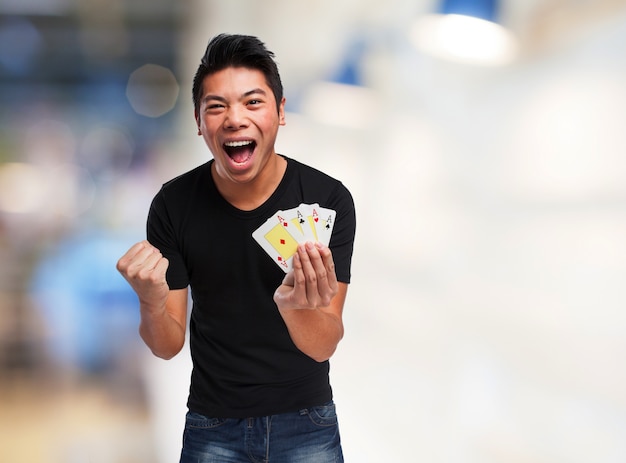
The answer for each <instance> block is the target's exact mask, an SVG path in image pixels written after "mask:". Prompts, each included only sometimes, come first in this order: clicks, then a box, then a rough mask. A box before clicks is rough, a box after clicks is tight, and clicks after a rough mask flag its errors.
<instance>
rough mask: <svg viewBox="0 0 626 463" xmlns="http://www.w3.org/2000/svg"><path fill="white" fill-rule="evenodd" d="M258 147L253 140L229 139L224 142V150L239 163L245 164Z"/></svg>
mask: <svg viewBox="0 0 626 463" xmlns="http://www.w3.org/2000/svg"><path fill="white" fill-rule="evenodd" d="M254 148H256V142H255V141H253V140H242V141H229V142H226V143H224V151H225V152H226V154H228V156H229V157H230V158H231V159H232V160H233V161H234V162H236V163H237V164H243V163H244V162H246V161H247V160H248V159H250V158H251V157H252V153H254Z"/></svg>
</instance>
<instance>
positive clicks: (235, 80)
mask: <svg viewBox="0 0 626 463" xmlns="http://www.w3.org/2000/svg"><path fill="white" fill-rule="evenodd" d="M273 56H274V55H273V53H272V52H270V51H268V50H267V49H266V48H265V45H264V44H263V43H262V42H260V41H259V40H258V39H257V38H255V37H251V36H242V35H225V34H222V35H219V36H217V37H215V38H214V39H212V40H211V41H210V42H209V45H208V47H207V49H206V52H205V55H204V57H203V58H202V61H201V64H200V66H199V67H198V70H197V72H196V75H195V77H194V84H193V102H194V112H195V120H196V124H197V127H198V135H201V136H202V137H203V138H204V141H205V142H206V144H207V146H208V148H209V150H210V151H211V153H212V154H213V159H212V160H210V161H209V162H207V163H206V164H204V165H201V166H199V167H197V168H195V169H193V170H191V171H189V172H187V173H185V174H183V175H181V176H179V177H177V178H175V179H173V180H171V181H169V182H167V183H166V184H164V185H163V187H162V189H161V190H160V191H159V192H158V193H157V195H156V196H155V198H154V200H153V203H152V205H151V208H150V212H149V215H148V224H147V240H146V241H142V242H140V243H137V244H135V245H134V246H133V247H132V248H131V249H130V250H129V251H128V252H127V253H126V254H125V255H124V256H123V257H121V258H120V260H119V262H118V265H117V268H118V270H119V271H120V273H121V274H122V275H123V276H124V278H126V280H127V281H128V282H129V284H130V285H131V286H132V287H133V289H134V290H135V292H136V293H137V296H138V298H139V303H140V304H139V305H140V312H141V323H140V328H139V332H140V335H141V337H142V339H143V340H144V342H145V343H146V344H147V346H148V347H149V348H150V349H151V350H152V352H153V353H154V354H155V355H156V356H158V357H162V358H164V359H169V358H171V357H173V356H175V355H176V354H177V353H178V352H179V351H180V350H181V348H182V346H183V344H184V341H185V332H186V323H187V294H188V290H187V288H188V287H190V289H191V296H192V301H193V307H192V310H191V316H190V329H189V332H190V346H191V355H192V361H193V371H192V376H191V387H190V392H189V399H188V408H189V412H188V413H187V418H186V426H185V432H184V438H183V450H182V455H181V462H192V461H193V462H220V463H224V462H247V461H259V462H261V461H262V462H272V463H280V462H302V463H305V462H311V463H313V462H315V463H324V462H341V461H343V456H342V451H341V444H340V439H339V430H338V426H337V416H336V413H335V407H334V403H333V401H332V391H331V387H330V384H329V378H328V372H329V363H328V359H329V358H330V357H331V355H332V354H333V353H334V352H335V349H336V348H337V344H338V343H339V341H340V340H341V338H342V336H343V322H342V311H343V306H344V302H345V299H346V293H347V287H348V283H349V281H350V263H351V258H352V248H353V241H354V232H355V215H354V205H353V201H352V197H351V195H350V193H349V192H348V190H347V189H346V188H345V187H344V186H343V185H342V184H341V183H340V182H339V181H337V180H335V179H333V178H331V177H329V176H327V175H325V174H323V173H322V172H319V171H317V170H315V169H313V168H311V167H308V166H305V165H304V164H301V163H299V162H297V161H295V160H293V159H291V158H288V157H286V156H282V155H279V154H277V153H276V151H275V148H274V144H275V141H276V136H277V133H278V128H279V126H281V125H284V124H285V99H284V97H283V90H282V83H281V80H280V76H279V73H278V69H277V66H276V64H275V62H274V60H273ZM301 204H316V205H319V206H320V207H323V208H326V209H328V210H334V211H336V217H335V220H334V224H335V225H334V228H333V229H332V236H331V238H330V242H329V246H325V245H324V244H322V243H320V242H317V241H314V240H309V241H306V242H300V243H299V244H298V245H297V248H296V249H295V254H293V257H292V258H291V259H292V260H291V261H290V265H291V267H290V270H289V271H288V272H287V273H286V274H285V272H284V271H283V270H282V269H281V267H280V266H279V265H276V262H272V260H273V259H272V258H271V257H269V256H268V254H266V253H265V251H264V249H263V248H262V247H261V246H260V245H259V243H257V242H256V241H255V239H253V237H252V234H253V233H254V232H255V230H257V229H258V228H259V227H260V226H262V225H263V224H264V223H265V222H266V221H267V220H268V218H269V217H271V216H272V215H273V214H274V213H275V212H276V211H284V210H287V209H290V208H294V207H297V206H298V205H301ZM279 260H280V259H279ZM283 263H284V261H283Z"/></svg>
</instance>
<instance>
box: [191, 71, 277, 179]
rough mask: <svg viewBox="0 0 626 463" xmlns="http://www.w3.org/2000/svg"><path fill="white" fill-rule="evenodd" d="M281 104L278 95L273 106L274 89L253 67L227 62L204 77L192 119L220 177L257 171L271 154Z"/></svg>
mask: <svg viewBox="0 0 626 463" xmlns="http://www.w3.org/2000/svg"><path fill="white" fill-rule="evenodd" d="M284 106H285V100H284V98H283V100H282V101H281V103H280V107H279V108H276V99H275V97H274V93H273V92H272V90H271V89H270V88H269V86H268V85H267V83H266V81H265V76H264V75H263V73H262V72H261V71H258V70H256V69H248V68H242V67H236V68H233V67H229V68H226V69H223V70H222V71H218V72H216V73H214V74H211V75H209V76H207V77H206V78H205V79H204V82H203V85H202V95H201V98H200V107H199V112H198V113H197V114H196V121H197V122H198V128H199V129H200V132H201V134H202V137H203V138H204V141H205V142H206V144H207V146H208V147H209V149H210V150H211V152H212V153H213V157H214V158H215V168H216V173H217V175H218V176H219V177H220V179H222V180H227V181H231V182H235V183H248V182H251V181H253V180H255V179H256V178H257V177H258V176H259V174H260V173H261V172H262V171H263V169H264V168H265V166H266V165H267V161H268V160H269V159H270V158H271V157H272V156H273V155H274V154H275V151H274V142H275V141H276V135H277V133H278V127H279V126H281V125H285V114H284Z"/></svg>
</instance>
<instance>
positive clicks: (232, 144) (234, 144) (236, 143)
mask: <svg viewBox="0 0 626 463" xmlns="http://www.w3.org/2000/svg"><path fill="white" fill-rule="evenodd" d="M252 143H253V142H252V141H251V140H247V141H229V142H226V143H224V145H225V146H230V147H233V148H237V147H239V146H246V145H251V144H252Z"/></svg>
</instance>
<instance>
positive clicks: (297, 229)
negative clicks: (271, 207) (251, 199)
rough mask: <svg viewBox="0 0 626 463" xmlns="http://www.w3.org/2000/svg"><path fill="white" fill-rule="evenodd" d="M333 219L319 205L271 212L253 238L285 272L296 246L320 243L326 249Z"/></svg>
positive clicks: (290, 263) (333, 212) (289, 266)
mask: <svg viewBox="0 0 626 463" xmlns="http://www.w3.org/2000/svg"><path fill="white" fill-rule="evenodd" d="M335 216H336V212H335V211H334V210H332V209H326V208H323V207H320V206H319V204H300V205H299V206H298V207H294V208H292V209H288V210H284V211H283V210H281V211H277V212H276V213H274V215H272V217H270V218H269V219H267V221H266V222H265V223H264V224H263V225H261V226H260V227H259V228H258V229H256V230H255V231H254V232H253V233H252V237H253V238H254V239H255V240H256V241H257V242H258V243H259V244H260V245H261V247H262V248H263V249H264V250H265V252H267V254H268V255H269V256H270V257H271V258H272V260H273V261H274V262H276V264H277V265H278V266H279V267H280V268H282V269H283V271H285V272H288V271H289V270H291V267H292V262H293V255H294V254H295V252H296V250H297V249H298V243H304V242H306V241H319V242H321V243H323V244H325V245H326V246H328V244H329V243H330V237H331V235H332V231H333V226H334V224H335Z"/></svg>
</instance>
